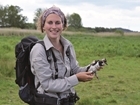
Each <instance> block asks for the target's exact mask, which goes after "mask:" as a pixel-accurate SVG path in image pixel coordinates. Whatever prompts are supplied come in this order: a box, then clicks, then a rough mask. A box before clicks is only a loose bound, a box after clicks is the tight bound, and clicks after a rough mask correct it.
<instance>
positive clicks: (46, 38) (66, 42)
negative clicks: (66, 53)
mask: <svg viewBox="0 0 140 105" xmlns="http://www.w3.org/2000/svg"><path fill="white" fill-rule="evenodd" d="M43 41H44V43H45V47H46V50H49V49H50V48H52V47H54V46H53V45H52V43H51V41H50V40H49V38H48V36H47V35H45V37H44V39H43ZM60 41H61V43H62V44H63V46H64V48H66V49H67V47H68V46H70V45H71V43H70V41H69V40H67V39H66V38H64V37H63V36H60Z"/></svg>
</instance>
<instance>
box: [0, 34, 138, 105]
mask: <svg viewBox="0 0 140 105" xmlns="http://www.w3.org/2000/svg"><path fill="white" fill-rule="evenodd" d="M22 37H23V36H15V35H12V36H11V35H9V36H7V35H4V36H0V105H26V104H25V103H23V102H22V101H21V100H20V99H19V97H18V86H17V85H16V84H15V82H14V80H15V71H14V65H15V55H14V47H15V44H16V43H18V42H19V41H20V39H21V38H22ZM39 37H40V38H41V39H42V38H43V36H39ZM65 37H66V38H68V39H69V40H70V41H71V42H72V43H73V45H74V47H75V51H76V54H77V60H78V61H79V64H80V65H81V66H85V65H87V64H89V63H91V62H92V60H94V59H102V58H106V59H107V61H108V65H107V66H105V67H104V69H103V70H101V71H99V72H98V76H99V80H97V79H96V78H94V79H93V80H92V81H90V82H87V83H80V84H79V85H78V86H76V87H75V89H76V90H77V93H78V95H79V96H80V100H79V101H78V102H77V104H76V105H139V103H140V82H139V81H140V76H139V74H140V36H105V37H104V36H100V37H98V36H94V35H81V34H79V35H65Z"/></svg>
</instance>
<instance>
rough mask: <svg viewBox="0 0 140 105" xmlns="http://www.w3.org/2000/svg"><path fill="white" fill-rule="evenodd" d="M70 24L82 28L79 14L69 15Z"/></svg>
mask: <svg viewBox="0 0 140 105" xmlns="http://www.w3.org/2000/svg"><path fill="white" fill-rule="evenodd" d="M66 17H67V20H68V25H69V26H70V27H73V28H76V29H77V28H82V27H83V26H82V19H81V17H80V15H79V14H77V13H73V14H71V15H69V14H68V15H67V16H66Z"/></svg>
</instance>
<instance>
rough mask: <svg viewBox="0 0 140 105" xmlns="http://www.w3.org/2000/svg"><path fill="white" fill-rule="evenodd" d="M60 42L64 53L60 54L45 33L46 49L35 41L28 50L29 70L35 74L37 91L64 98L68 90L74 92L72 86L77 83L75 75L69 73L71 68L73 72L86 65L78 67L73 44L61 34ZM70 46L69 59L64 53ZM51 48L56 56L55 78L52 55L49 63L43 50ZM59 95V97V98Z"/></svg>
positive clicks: (84, 68) (79, 70) (83, 68)
mask: <svg viewBox="0 0 140 105" xmlns="http://www.w3.org/2000/svg"><path fill="white" fill-rule="evenodd" d="M60 40H61V43H62V45H63V47H64V54H63V55H62V54H61V53H60V52H59V51H58V50H57V49H55V48H54V46H53V45H52V43H51V42H50V40H49V38H48V37H47V35H45V37H44V39H43V41H44V43H45V47H46V49H44V48H43V46H42V45H41V44H39V43H37V44H36V45H35V46H34V47H33V48H32V50H31V52H30V62H31V70H32V72H33V74H34V75H35V86H36V87H37V84H38V83H40V84H41V85H40V86H39V88H38V93H40V94H47V95H49V96H52V97H57V98H58V93H59V95H60V97H61V98H65V97H67V96H68V95H69V93H70V92H74V89H73V87H74V86H75V85H77V84H78V83H79V81H78V79H77V77H76V75H70V74H71V70H72V71H73V73H74V74H76V73H78V72H81V71H86V68H87V67H79V65H78V62H77V61H76V55H75V50H74V48H73V45H72V44H71V43H70V41H68V40H67V39H65V38H64V37H62V36H61V38H60ZM68 47H69V48H70V59H69V58H68V56H67V55H66V51H67V49H68ZM50 48H52V51H53V52H54V55H55V57H56V58H57V66H58V78H57V79H55V78H54V75H55V72H56V71H55V67H54V62H53V58H52V56H50V58H51V62H50V63H49V62H48V60H47V57H46V53H45V50H49V49H50ZM60 97H59V98H60Z"/></svg>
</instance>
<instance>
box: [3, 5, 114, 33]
mask: <svg viewBox="0 0 140 105" xmlns="http://www.w3.org/2000/svg"><path fill="white" fill-rule="evenodd" d="M44 10H45V9H42V8H37V9H36V11H35V12H34V18H33V23H28V22H27V21H28V17H27V16H23V15H22V14H21V12H22V11H23V9H21V8H20V7H19V6H14V5H6V6H3V5H0V27H1V28H5V27H6V28H8V27H16V28H21V29H37V27H36V23H37V20H38V18H39V16H40V15H41V14H42V12H44ZM66 18H67V21H68V27H67V30H68V31H82V32H114V31H116V30H117V29H116V28H104V27H95V28H91V27H84V26H83V25H82V18H81V16H80V15H79V14H78V13H73V14H67V15H66Z"/></svg>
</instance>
